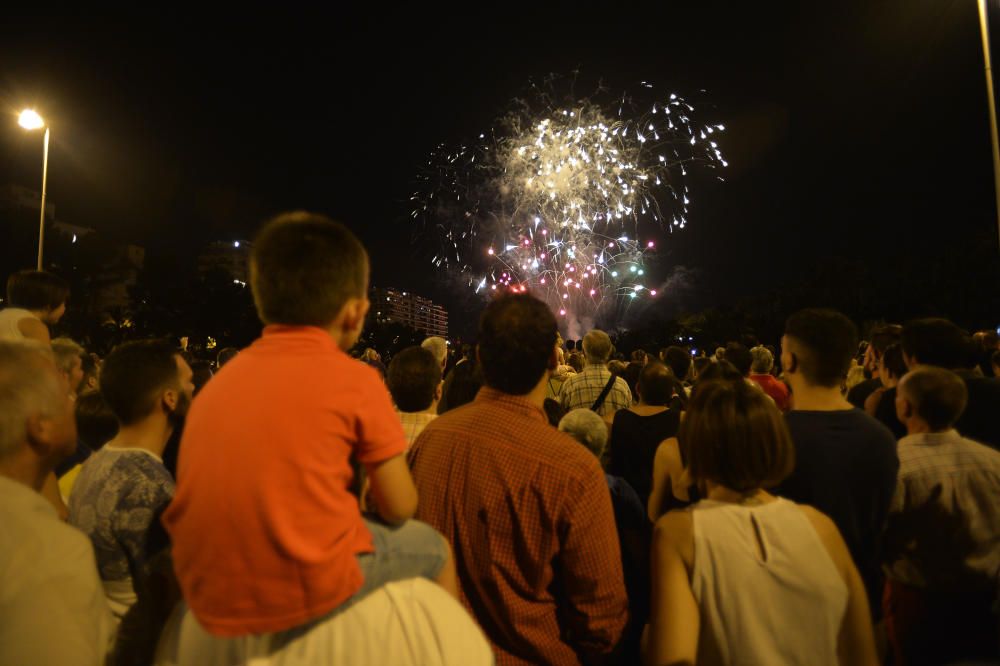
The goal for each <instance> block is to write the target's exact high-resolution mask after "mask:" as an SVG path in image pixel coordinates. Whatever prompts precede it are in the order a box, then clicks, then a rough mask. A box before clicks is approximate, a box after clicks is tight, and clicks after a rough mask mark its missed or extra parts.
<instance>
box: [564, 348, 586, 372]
mask: <svg viewBox="0 0 1000 666" xmlns="http://www.w3.org/2000/svg"><path fill="white" fill-rule="evenodd" d="M566 365H568V366H569V367H571V368H573V371H574V372H583V368H584V366H586V362H585V361H584V359H583V354H581V353H580V352H577V351H575V352H572V353H570V355H569V356H568V357H567V358H566Z"/></svg>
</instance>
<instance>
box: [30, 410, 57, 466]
mask: <svg viewBox="0 0 1000 666" xmlns="http://www.w3.org/2000/svg"><path fill="white" fill-rule="evenodd" d="M54 425H55V424H54V423H53V422H52V420H51V419H47V418H45V417H44V416H42V415H40V414H34V415H32V416H29V417H28V420H27V422H26V423H25V428H26V430H27V435H28V446H29V447H31V450H32V451H34V452H35V455H37V456H38V457H39V458H51V457H52V454H53V453H55V452H56V450H57V449H58V448H59V445H58V443H57V442H55V441H54V439H55V435H56V433H55V429H54Z"/></svg>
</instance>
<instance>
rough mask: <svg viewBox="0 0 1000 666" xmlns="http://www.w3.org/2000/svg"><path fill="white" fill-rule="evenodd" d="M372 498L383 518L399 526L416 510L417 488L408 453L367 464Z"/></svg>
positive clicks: (366, 468)
mask: <svg viewBox="0 0 1000 666" xmlns="http://www.w3.org/2000/svg"><path fill="white" fill-rule="evenodd" d="M365 470H366V471H367V472H368V478H369V480H370V485H371V494H372V498H373V499H374V500H375V507H376V508H377V509H378V515H379V516H381V518H382V520H384V521H385V522H386V523H388V524H390V525H398V524H399V523H402V522H405V521H407V520H409V519H410V518H412V517H413V514H414V513H416V511H417V487H416V486H415V485H413V477H412V476H410V468H409V467H407V465H406V456H405V455H398V456H394V457H392V458H389V459H388V460H384V461H382V462H380V463H375V464H373V465H365Z"/></svg>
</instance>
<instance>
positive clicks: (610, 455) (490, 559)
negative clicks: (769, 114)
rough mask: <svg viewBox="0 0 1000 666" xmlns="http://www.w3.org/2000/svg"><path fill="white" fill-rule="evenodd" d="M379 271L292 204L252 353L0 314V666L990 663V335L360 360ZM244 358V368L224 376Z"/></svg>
mask: <svg viewBox="0 0 1000 666" xmlns="http://www.w3.org/2000/svg"><path fill="white" fill-rule="evenodd" d="M368 273H369V259H368V255H367V253H366V251H365V248H364V247H363V246H362V245H361V243H360V242H359V241H358V240H357V239H356V238H355V237H354V236H353V234H351V232H350V231H348V230H347V229H346V228H345V227H344V226H342V225H340V224H338V223H336V222H333V221H331V220H329V219H327V218H324V217H322V216H319V215H314V214H308V213H289V214H285V215H282V216H279V217H277V218H275V219H273V220H271V221H270V222H268V223H267V224H266V225H265V226H264V227H263V229H262V230H261V232H260V233H259V235H258V237H257V239H256V242H255V243H254V246H253V253H252V257H251V280H250V282H251V288H252V291H253V296H254V302H255V305H256V308H257V312H258V315H259V317H260V319H261V321H262V322H263V324H264V328H263V332H262V334H261V336H260V338H259V339H258V340H256V341H255V342H254V343H253V344H252V345H250V346H249V347H247V348H245V349H243V350H235V349H225V350H222V351H221V352H220V353H219V355H218V358H217V360H216V361H215V363H204V362H196V361H195V360H194V359H191V358H190V357H187V356H186V355H185V354H184V352H183V351H182V350H180V349H178V348H177V346H175V345H172V344H170V343H167V342H164V341H161V340H139V341H131V342H127V343H124V344H121V345H119V346H117V347H116V348H114V349H113V350H112V351H111V352H110V353H109V354H107V356H106V357H104V358H96V357H95V356H94V355H93V354H90V353H88V352H87V351H86V350H85V349H84V348H83V347H81V346H80V345H78V344H77V343H75V342H74V341H73V340H70V339H68V338H58V337H57V338H54V339H53V338H52V337H51V336H52V333H51V332H52V330H53V327H55V326H57V325H58V322H59V320H60V317H61V316H62V314H63V313H64V312H65V309H66V306H67V301H68V298H69V293H68V288H67V286H66V284H65V283H64V282H63V281H62V280H60V279H59V278H58V277H56V276H54V275H51V274H49V273H46V272H41V271H22V272H19V273H16V274H14V275H12V276H11V277H10V279H9V280H8V283H7V307H6V308H5V309H3V310H0V424H2V425H0V500H2V501H0V544H2V545H0V663H3V664H101V663H109V664H149V663H154V664H163V665H168V664H169V665H174V664H177V665H180V664H185V665H186V664H243V663H255V664H282V665H284V664H314V663H315V664H320V663H337V664H339V663H345V664H346V663H350V664H463V665H464V664H470V665H475V664H493V663H496V664H600V663H605V664H639V663H645V664H657V665H659V664H695V663H698V664H827V663H829V664H894V665H904V664H905V665H910V664H947V663H958V662H962V661H977V663H997V661H998V660H1000V642H998V626H1000V620H998V609H1000V418H998V416H997V415H998V414H1000V378H998V377H997V375H998V371H1000V351H998V349H1000V344H998V340H997V336H996V334H995V333H992V334H989V333H983V334H976V335H974V336H973V335H969V334H968V333H967V332H966V331H964V330H963V329H961V328H960V327H959V326H958V325H956V324H955V323H953V322H951V321H948V320H946V319H940V318H936V319H917V320H914V321H910V322H906V323H904V324H901V325H896V324H891V325H885V326H881V327H879V328H877V329H876V330H875V331H873V332H872V335H871V336H869V337H870V340H868V341H867V342H864V343H860V344H859V340H858V337H859V336H858V330H857V328H856V326H855V324H854V323H853V322H852V321H851V320H850V319H849V318H848V317H846V316H845V315H843V314H841V313H839V312H835V311H832V310H825V309H807V310H802V311H799V312H796V313H793V314H792V315H791V316H789V317H788V319H787V321H786V325H785V330H784V335H783V337H782V339H781V340H780V346H767V345H762V344H760V343H759V341H750V340H740V341H733V342H730V343H728V344H727V345H726V346H724V347H720V348H719V349H718V350H717V351H716V353H715V355H713V356H711V357H709V356H705V355H692V353H691V351H690V350H689V349H687V348H684V347H681V346H671V347H667V348H664V349H656V350H653V349H647V350H631V351H632V353H631V354H630V356H629V357H627V361H626V357H624V356H623V355H622V354H621V353H620V352H619V350H616V349H615V346H614V342H613V340H612V338H610V337H609V336H608V334H607V333H605V332H604V331H601V330H596V329H595V330H591V331H589V332H587V333H586V335H585V336H584V337H583V338H582V340H579V341H574V340H563V339H562V338H561V337H560V335H559V331H558V326H557V322H556V319H555V318H554V316H553V314H552V312H551V311H550V309H549V308H548V306H546V305H545V304H544V303H543V302H542V301H540V300H538V299H537V298H534V297H533V296H532V295H530V294H512V295H504V296H501V297H498V298H496V299H495V300H493V301H492V302H491V303H490V304H489V305H488V306H487V307H486V310H485V312H484V313H483V315H482V317H481V320H480V325H479V331H478V336H477V340H476V343H477V344H476V345H475V347H472V346H463V347H462V348H460V349H456V350H454V351H453V350H452V349H451V346H450V345H449V343H448V342H447V341H445V340H444V339H442V338H438V337H429V338H427V339H426V340H425V341H424V342H423V343H422V344H421V345H420V346H418V347H411V348H407V349H405V350H403V351H401V352H400V353H397V354H395V355H394V356H393V357H392V358H391V359H386V360H387V361H388V363H387V365H386V364H384V363H383V360H382V358H381V357H380V355H379V354H378V353H377V352H375V351H374V350H365V351H364V352H363V353H362V354H356V355H352V354H351V353H350V352H351V350H352V348H354V347H355V345H356V343H357V341H358V339H359V336H360V334H361V332H362V328H363V326H364V322H365V317H366V314H367V311H368V308H369V303H368V299H367V297H366V294H367V287H368ZM223 366H224V367H223Z"/></svg>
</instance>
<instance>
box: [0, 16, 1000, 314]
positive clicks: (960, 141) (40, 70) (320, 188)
mask: <svg viewBox="0 0 1000 666" xmlns="http://www.w3.org/2000/svg"><path fill="white" fill-rule="evenodd" d="M541 4H542V3H533V4H530V5H525V6H524V7H517V6H515V5H506V4H503V5H500V4H498V5H493V6H486V5H484V9H483V10H481V13H480V12H477V13H475V14H473V13H466V14H463V13H454V12H446V13H445V12H438V11H432V10H430V9H423V8H420V9H398V8H393V9H391V10H390V9H389V8H388V6H385V7H383V6H373V9H372V10H371V11H370V12H368V13H352V14H345V13H341V11H340V10H339V9H338V10H335V9H334V5H330V8H329V9H327V10H325V11H320V10H317V9H294V10H293V9H282V10H281V11H280V12H278V13H261V14H250V13H245V12H242V11H240V12H233V13H229V14H205V13H202V12H200V11H195V10H188V11H174V12H164V13H163V14H162V15H157V16H155V17H142V16H138V15H136V16H129V15H122V14H115V15H113V16H111V15H107V16H100V15H83V16H76V17H67V18H52V17H51V16H49V17H43V16H41V15H36V16H27V15H24V16H17V15H11V14H9V10H7V12H5V17H4V20H3V21H2V24H0V107H2V108H3V110H4V111H5V112H9V115H8V117H9V122H5V123H3V124H0V156H2V158H0V183H7V182H15V183H19V184H23V185H27V186H32V187H37V186H38V181H39V180H40V175H39V171H40V168H39V167H40V152H41V151H40V147H41V141H40V136H39V135H38V134H37V133H36V134H28V133H25V132H23V131H22V130H20V128H18V127H17V126H16V120H15V116H14V114H15V113H16V111H17V110H18V109H20V108H22V107H24V106H27V105H34V106H35V107H36V108H37V109H38V110H39V112H41V113H42V115H43V116H44V117H46V119H47V120H48V121H49V122H50V123H51V125H52V126H53V145H52V150H51V157H50V180H49V197H50V199H51V200H52V201H54V202H55V203H56V204H57V206H58V209H57V212H58V217H59V218H60V219H61V220H63V221H66V222H71V223H76V224H83V225H88V226H93V227H96V228H97V229H99V230H100V231H101V232H103V233H106V234H108V235H110V236H113V237H115V238H121V239H127V240H133V241H136V242H140V243H142V244H145V245H146V246H147V247H149V248H150V249H151V250H155V249H157V248H159V249H170V250H171V251H174V252H181V253H183V252H189V253H192V254H193V253H195V252H196V251H197V248H198V246H199V245H200V244H201V243H202V242H204V241H206V240H209V239H217V238H218V239H235V238H246V237H249V236H251V235H252V233H253V230H254V229H255V228H256V227H257V225H258V224H259V223H260V222H261V221H262V220H263V219H265V218H266V217H267V216H269V215H271V214H273V213H275V212H279V211H281V210H285V209H289V208H306V209H312V210H316V211H321V212H324V213H327V214H329V215H331V216H333V217H335V218H337V219H340V220H342V221H344V222H346V223H347V224H348V225H350V226H351V227H352V228H353V229H355V230H356V231H357V232H358V233H359V235H360V236H361V238H362V240H363V241H364V242H365V243H366V244H367V245H368V247H369V249H370V252H371V255H372V259H373V273H374V274H373V280H374V281H375V282H376V283H379V284H386V285H397V286H401V287H406V288H411V289H413V290H415V291H416V290H423V291H425V292H428V293H430V294H438V295H440V292H441V285H440V284H437V281H436V279H435V277H434V275H433V271H431V270H430V268H431V267H430V265H429V264H425V263H417V261H416V260H414V259H413V258H412V257H413V256H414V250H413V248H412V246H411V240H412V231H413V230H412V228H411V227H410V226H409V218H408V217H407V214H408V212H409V208H408V201H407V199H408V196H409V193H410V191H411V189H412V187H413V179H414V175H415V173H416V171H417V169H418V168H419V165H420V164H421V163H422V161H423V159H424V157H425V156H426V155H427V153H428V152H429V151H430V150H431V149H432V148H433V147H434V146H435V145H436V144H438V143H439V142H442V141H444V142H457V141H460V140H462V139H464V138H470V137H473V136H475V135H478V133H479V132H480V131H483V130H485V129H488V127H489V125H490V123H491V121H492V119H493V118H494V117H495V116H496V115H497V114H498V113H499V112H500V111H502V110H503V109H504V108H505V107H506V105H507V104H508V102H509V100H510V99H511V98H512V97H514V96H515V95H517V94H518V93H519V92H521V91H522V90H523V88H524V86H525V84H526V83H527V81H528V80H529V79H530V78H531V77H541V76H545V75H546V74H548V73H558V74H568V73H570V72H572V71H574V70H578V71H580V72H581V74H582V75H584V76H587V77H590V78H595V79H596V78H602V79H603V80H604V82H605V83H606V84H607V85H609V86H611V87H612V88H628V87H631V86H634V85H636V84H637V83H638V82H639V81H642V80H649V81H652V82H654V83H655V84H656V85H657V86H658V88H660V89H662V90H664V91H671V90H676V91H677V92H679V93H682V94H694V93H697V92H698V91H699V90H701V89H704V90H705V91H706V93H704V94H702V95H701V96H700V97H701V99H704V100H707V101H708V106H707V107H706V108H705V110H703V111H701V113H700V114H699V118H701V119H703V120H706V119H708V118H711V119H713V120H714V121H718V122H724V123H725V124H726V126H727V128H728V131H727V133H726V135H725V136H724V137H723V139H722V140H721V141H720V143H721V148H722V149H723V151H724V153H725V156H726V158H727V160H728V161H729V164H730V167H729V169H728V170H727V171H728V173H727V179H728V180H727V182H726V183H725V184H724V185H719V186H714V187H711V188H710V190H709V191H705V190H702V191H698V190H695V191H694V192H693V194H692V199H693V204H694V205H693V207H692V211H691V215H690V220H691V223H690V225H689V226H688V227H687V229H686V230H684V231H683V232H681V233H675V234H673V235H672V236H671V237H670V238H669V243H668V244H667V245H668V249H667V254H666V256H665V257H664V258H663V259H664V260H663V262H662V269H661V271H662V273H663V275H664V276H666V275H668V274H670V273H671V272H672V271H673V270H674V269H675V267H677V266H686V267H688V268H689V269H694V271H695V273H693V274H692V275H695V276H700V277H695V278H691V279H695V280H702V281H704V287H705V289H703V290H702V293H703V296H702V298H703V300H705V301H706V302H705V303H702V305H703V306H705V305H711V304H712V301H714V300H718V301H720V302H721V301H724V300H726V299H727V298H733V297H736V296H741V295H745V294H747V293H751V292H758V293H760V292H765V291H766V290H768V289H771V288H776V287H781V286H783V285H787V284H791V283H795V282H797V281H801V280H803V279H806V278H807V277H808V275H809V273H810V271H812V270H814V269H815V266H816V265H817V264H818V263H822V261H823V260H824V258H828V257H831V256H838V255H855V256H862V257H866V258H867V259H868V260H870V261H871V262H872V263H877V262H879V261H882V260H884V259H885V257H886V256H892V255H902V254H906V255H911V256H916V257H922V256H931V255H932V254H933V253H938V252H947V251H949V247H951V246H953V245H956V241H955V239H964V240H965V241H967V240H968V239H978V240H979V241H980V242H983V243H994V244H995V243H996V229H995V226H996V213H995V208H994V199H993V189H992V167H991V162H990V142H989V126H988V116H987V105H986V92H985V82H984V76H983V65H982V51H981V46H980V41H979V33H978V22H977V15H976V3H975V2H974V0H926V1H914V0H898V1H894V2H874V1H871V0H868V1H863V2H845V3H813V2H809V3H801V6H798V5H793V4H791V3H787V4H782V3H739V7H736V3H715V2H703V3H691V4H696V5H697V6H694V7H690V6H681V5H680V4H679V3H666V2H659V3H649V7H651V8H652V7H655V9H641V8H635V7H630V8H625V7H622V8H617V6H616V5H613V4H605V5H602V6H601V8H600V9H599V10H582V9H579V8H578V7H576V5H574V4H566V5H563V6H562V7H561V8H560V9H553V10H547V11H539V10H538V6H539V5H541ZM487 7H488V8H487ZM996 14H1000V11H997V12H996ZM994 23H996V21H995V20H994ZM996 35H997V36H995V37H994V41H997V39H1000V32H997V33H996ZM0 233H2V232H0ZM440 297H441V298H442V299H444V300H447V299H446V298H445V297H444V296H440Z"/></svg>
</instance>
